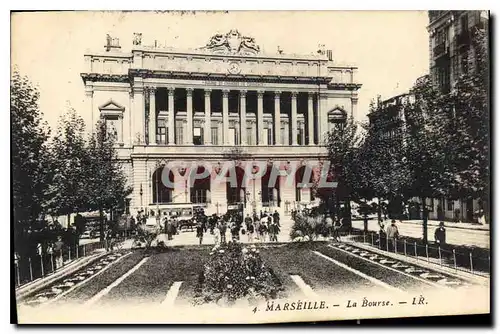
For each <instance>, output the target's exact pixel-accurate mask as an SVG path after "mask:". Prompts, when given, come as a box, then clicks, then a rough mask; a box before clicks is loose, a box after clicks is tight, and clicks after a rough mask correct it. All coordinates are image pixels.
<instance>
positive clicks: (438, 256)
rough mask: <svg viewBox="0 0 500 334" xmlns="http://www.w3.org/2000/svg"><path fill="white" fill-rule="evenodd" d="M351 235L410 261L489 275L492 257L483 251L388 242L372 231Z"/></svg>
mask: <svg viewBox="0 0 500 334" xmlns="http://www.w3.org/2000/svg"><path fill="white" fill-rule="evenodd" d="M348 234H349V237H350V239H351V240H352V241H356V242H360V243H363V244H367V245H370V246H372V247H376V248H379V249H381V250H384V251H388V252H392V253H396V254H401V255H404V256H406V257H411V258H414V259H416V260H417V261H424V262H429V263H434V264H438V265H440V266H443V267H449V268H452V269H454V270H456V271H467V272H470V273H473V274H476V275H480V276H488V274H489V273H490V256H489V254H485V253H486V251H485V250H482V249H473V248H469V249H467V248H466V247H458V246H457V247H454V246H453V245H443V246H440V245H437V244H429V243H427V244H424V243H423V242H422V241H421V240H419V241H416V240H412V239H410V238H404V237H400V238H398V239H389V238H386V237H384V236H383V235H382V236H380V234H379V233H375V232H373V231H370V232H363V231H359V230H353V231H350V232H349V233H348Z"/></svg>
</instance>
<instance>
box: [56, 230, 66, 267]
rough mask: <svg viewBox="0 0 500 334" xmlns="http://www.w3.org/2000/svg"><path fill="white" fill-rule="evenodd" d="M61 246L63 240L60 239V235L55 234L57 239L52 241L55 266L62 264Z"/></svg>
mask: <svg viewBox="0 0 500 334" xmlns="http://www.w3.org/2000/svg"><path fill="white" fill-rule="evenodd" d="M63 247H64V242H63V241H62V237H61V236H60V235H59V236H57V241H56V242H55V243H54V247H53V249H54V255H55V257H56V268H60V267H62V266H63V253H62V251H63Z"/></svg>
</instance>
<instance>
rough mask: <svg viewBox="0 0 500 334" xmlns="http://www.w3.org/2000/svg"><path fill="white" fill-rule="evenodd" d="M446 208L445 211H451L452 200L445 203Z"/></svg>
mask: <svg viewBox="0 0 500 334" xmlns="http://www.w3.org/2000/svg"><path fill="white" fill-rule="evenodd" d="M446 206H447V208H446V210H448V211H453V201H452V200H450V199H449V200H448V201H447V203H446Z"/></svg>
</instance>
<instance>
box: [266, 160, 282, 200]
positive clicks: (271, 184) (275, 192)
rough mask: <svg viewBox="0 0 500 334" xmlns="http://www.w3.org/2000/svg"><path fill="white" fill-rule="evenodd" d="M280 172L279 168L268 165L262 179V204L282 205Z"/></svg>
mask: <svg viewBox="0 0 500 334" xmlns="http://www.w3.org/2000/svg"><path fill="white" fill-rule="evenodd" d="M279 175H280V173H279V170H278V168H276V167H275V166H274V165H273V166H268V167H267V170H266V173H265V174H264V176H263V177H262V181H261V196H262V206H280V204H281V194H280V176H279Z"/></svg>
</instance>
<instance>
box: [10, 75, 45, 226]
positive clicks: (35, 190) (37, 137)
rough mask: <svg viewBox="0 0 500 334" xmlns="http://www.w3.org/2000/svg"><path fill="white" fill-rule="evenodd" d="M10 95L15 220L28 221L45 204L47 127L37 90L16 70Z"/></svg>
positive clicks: (37, 215)
mask: <svg viewBox="0 0 500 334" xmlns="http://www.w3.org/2000/svg"><path fill="white" fill-rule="evenodd" d="M10 95H11V100H10V101H11V102H10V112H11V130H12V143H11V149H12V152H11V156H12V193H13V198H12V199H13V210H14V220H15V221H16V222H21V223H29V224H31V223H32V222H33V221H35V220H36V219H38V218H39V217H40V215H42V214H43V212H44V211H45V208H46V204H47V199H48V184H49V182H50V177H51V175H50V161H51V159H50V152H49V149H48V145H47V140H48V138H49V136H50V130H49V129H48V126H47V125H46V123H44V122H42V113H41V112H40V109H39V105H38V99H39V96H40V93H39V91H38V89H37V88H36V87H34V86H33V85H32V84H31V82H30V81H29V79H28V78H27V77H24V76H22V75H21V74H20V73H19V72H17V71H14V72H13V74H12V77H11V87H10Z"/></svg>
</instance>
